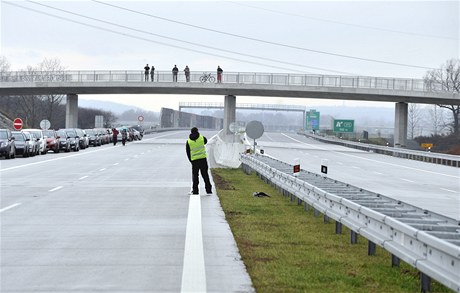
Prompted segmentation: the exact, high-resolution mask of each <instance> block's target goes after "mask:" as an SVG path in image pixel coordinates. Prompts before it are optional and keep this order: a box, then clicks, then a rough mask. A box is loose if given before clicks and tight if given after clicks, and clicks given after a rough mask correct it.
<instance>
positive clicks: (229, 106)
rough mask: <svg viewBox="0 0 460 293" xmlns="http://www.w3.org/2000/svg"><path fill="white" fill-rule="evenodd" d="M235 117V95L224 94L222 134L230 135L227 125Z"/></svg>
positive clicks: (233, 120)
mask: <svg viewBox="0 0 460 293" xmlns="http://www.w3.org/2000/svg"><path fill="white" fill-rule="evenodd" d="M235 119H236V97H235V96H232V95H228V96H225V100H224V131H223V134H224V135H231V134H233V133H231V132H230V130H229V126H230V124H231V123H232V122H235Z"/></svg>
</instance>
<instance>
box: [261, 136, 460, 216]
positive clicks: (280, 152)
mask: <svg viewBox="0 0 460 293" xmlns="http://www.w3.org/2000/svg"><path fill="white" fill-rule="evenodd" d="M257 144H258V147H259V148H262V149H263V150H264V152H265V154H267V155H271V156H273V157H275V158H277V159H280V160H282V161H284V162H287V163H289V164H294V160H295V159H299V161H300V167H301V168H302V169H304V170H307V171H310V172H314V173H318V174H321V165H323V164H325V165H327V167H328V173H327V176H328V177H330V178H333V179H336V180H338V181H342V182H345V183H348V184H351V185H354V186H357V187H360V188H363V189H366V190H369V191H373V192H376V193H380V194H382V195H385V196H388V197H391V198H394V199H398V200H401V201H404V202H406V203H409V204H412V205H415V206H418V207H420V208H424V209H427V210H430V211H432V212H435V213H439V214H442V215H444V216H447V217H450V218H453V219H456V220H460V168H455V167H449V166H443V165H437V164H431V163H424V162H419V161H413V160H407V159H401V158H396V157H392V156H386V155H381V154H376V153H371V152H365V151H360V150H356V149H352V148H346V147H343V146H338V145H332V144H325V143H322V142H318V141H316V140H314V139H311V138H307V137H305V136H301V135H297V134H294V133H265V134H264V135H263V136H262V137H261V138H260V139H259V140H257Z"/></svg>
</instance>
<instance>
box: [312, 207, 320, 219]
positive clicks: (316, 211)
mask: <svg viewBox="0 0 460 293" xmlns="http://www.w3.org/2000/svg"><path fill="white" fill-rule="evenodd" d="M313 215H314V216H315V217H319V211H318V210H317V209H313Z"/></svg>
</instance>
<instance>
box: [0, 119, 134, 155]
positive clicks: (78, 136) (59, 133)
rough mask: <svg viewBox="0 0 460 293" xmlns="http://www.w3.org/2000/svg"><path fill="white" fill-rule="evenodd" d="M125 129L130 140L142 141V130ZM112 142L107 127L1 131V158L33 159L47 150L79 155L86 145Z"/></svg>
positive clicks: (111, 136) (110, 133)
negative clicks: (19, 156)
mask: <svg viewBox="0 0 460 293" xmlns="http://www.w3.org/2000/svg"><path fill="white" fill-rule="evenodd" d="M128 129H130V133H131V138H132V140H141V139H142V137H143V131H142V129H139V130H137V129H135V128H132V127H128ZM117 140H118V137H117ZM120 140H121V139H120ZM112 142H113V134H112V129H106V128H93V129H80V128H66V129H59V130H42V129H23V130H20V131H11V130H9V129H0V157H2V156H3V157H5V159H12V158H15V157H16V155H21V156H22V157H33V156H36V155H40V154H42V155H44V154H47V153H48V152H49V151H53V152H54V153H59V152H60V151H64V152H70V151H75V152H78V151H79V150H83V149H86V148H87V147H89V146H94V147H96V146H101V145H104V144H108V143H112Z"/></svg>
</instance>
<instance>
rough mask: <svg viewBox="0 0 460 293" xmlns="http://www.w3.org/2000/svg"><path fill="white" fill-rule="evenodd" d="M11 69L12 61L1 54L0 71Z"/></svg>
mask: <svg viewBox="0 0 460 293" xmlns="http://www.w3.org/2000/svg"><path fill="white" fill-rule="evenodd" d="M8 71H10V63H9V62H8V60H7V59H6V57H5V56H0V73H5V72H8Z"/></svg>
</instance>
